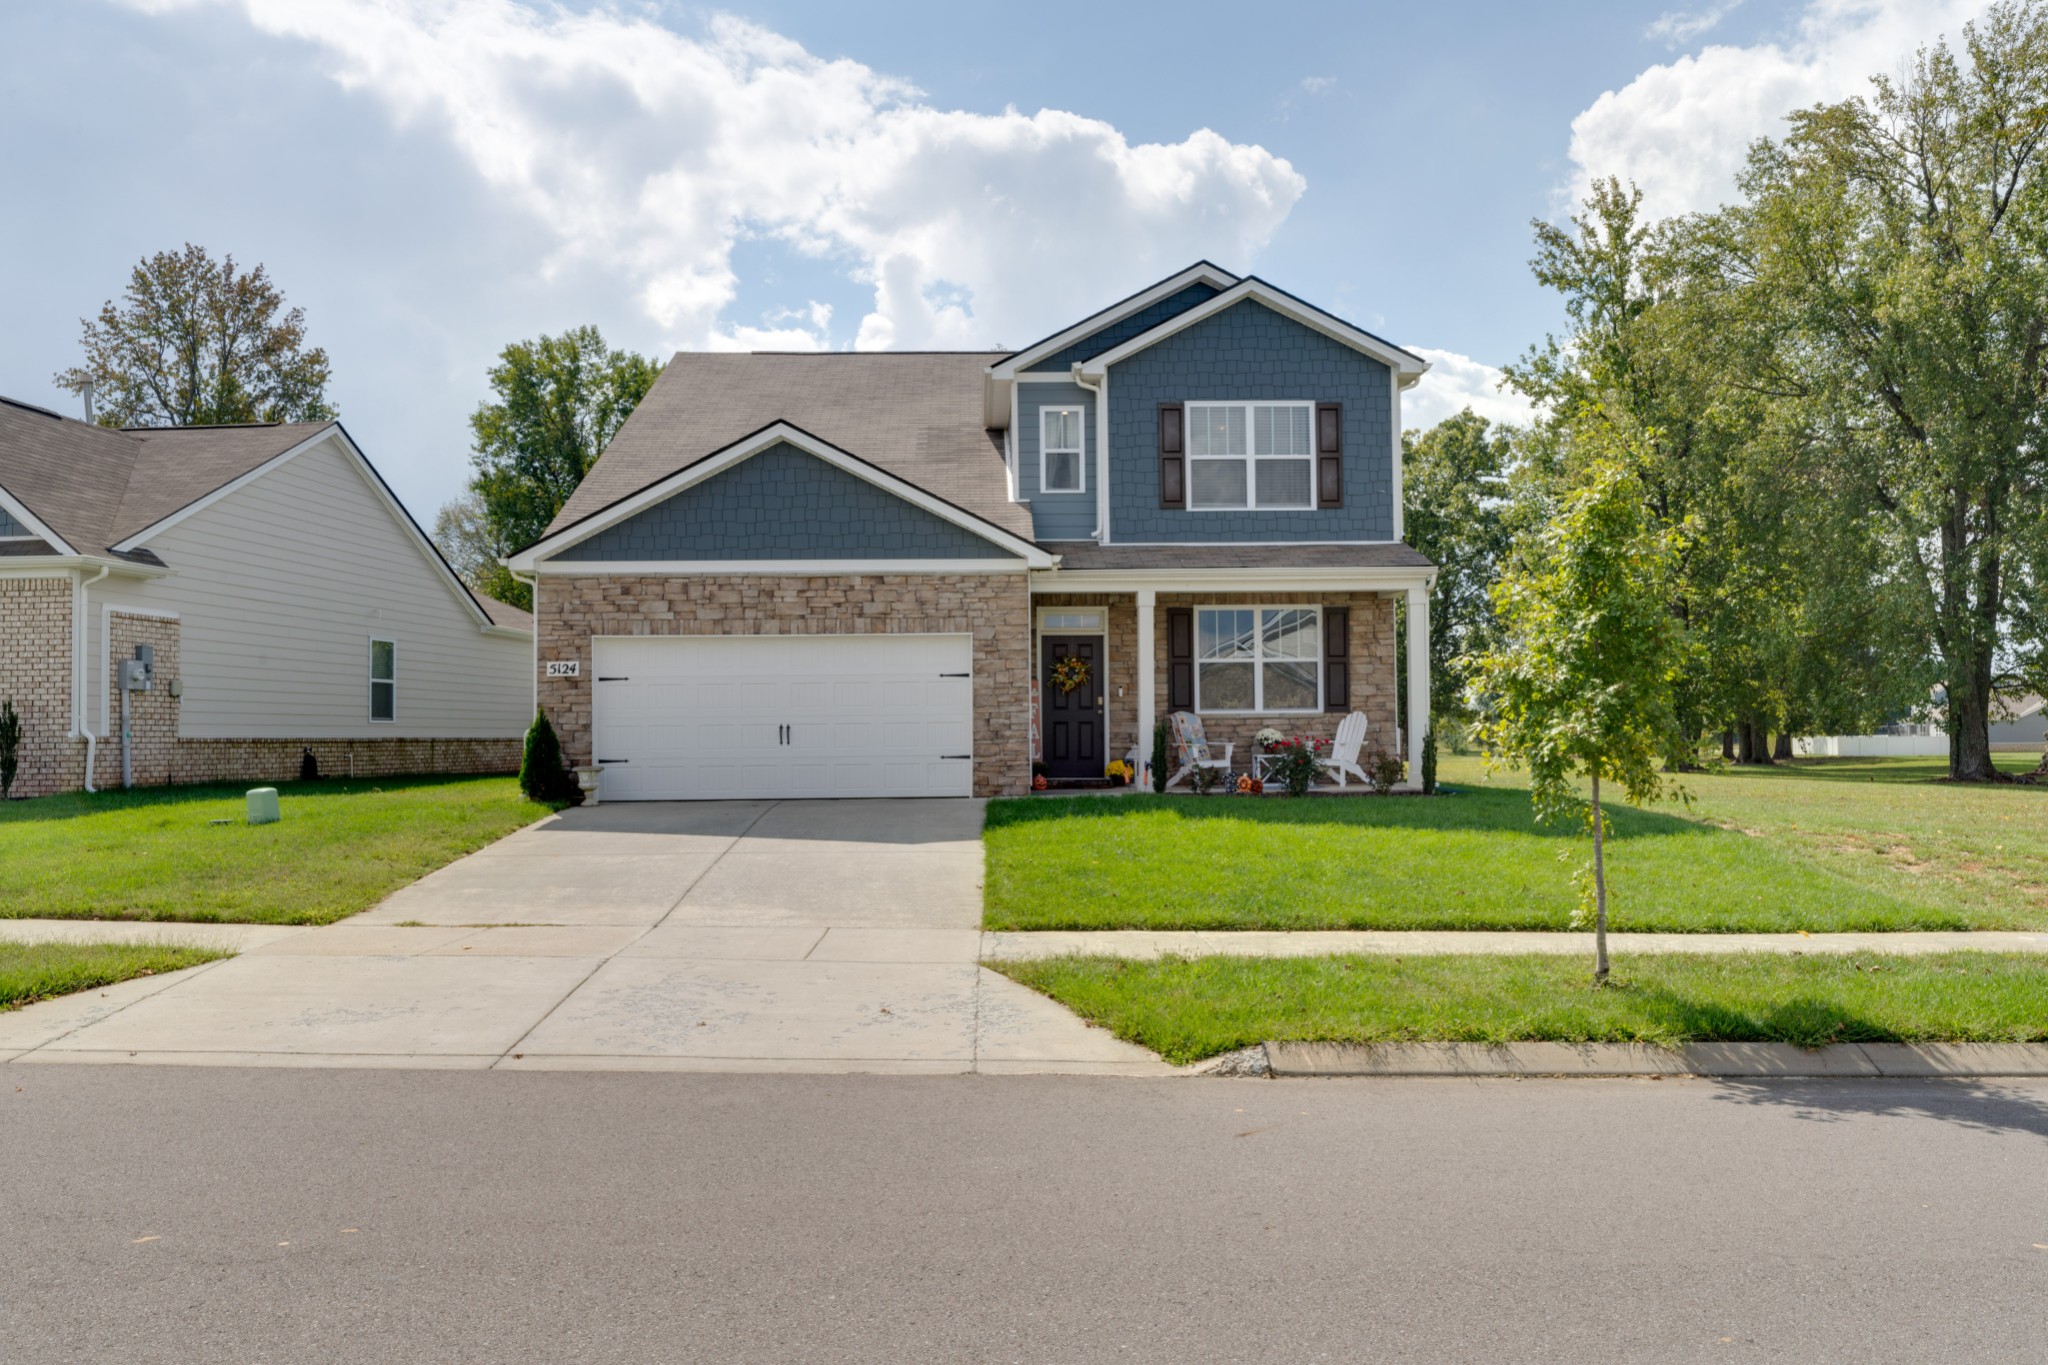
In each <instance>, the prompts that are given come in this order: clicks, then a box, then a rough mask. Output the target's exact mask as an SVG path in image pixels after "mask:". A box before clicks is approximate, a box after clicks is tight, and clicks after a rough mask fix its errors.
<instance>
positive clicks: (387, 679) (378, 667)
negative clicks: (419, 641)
mask: <svg viewBox="0 0 2048 1365" xmlns="http://www.w3.org/2000/svg"><path fill="white" fill-rule="evenodd" d="M370 719H371V720H397V719H398V646H397V645H396V644H395V643H393V642H392V641H390V640H372V641H370Z"/></svg>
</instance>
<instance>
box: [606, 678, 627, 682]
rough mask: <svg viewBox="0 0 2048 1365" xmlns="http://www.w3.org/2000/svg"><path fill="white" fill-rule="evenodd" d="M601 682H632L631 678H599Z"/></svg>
mask: <svg viewBox="0 0 2048 1365" xmlns="http://www.w3.org/2000/svg"><path fill="white" fill-rule="evenodd" d="M598 681H599V682H631V681H633V680H632V679H631V678H599V679H598Z"/></svg>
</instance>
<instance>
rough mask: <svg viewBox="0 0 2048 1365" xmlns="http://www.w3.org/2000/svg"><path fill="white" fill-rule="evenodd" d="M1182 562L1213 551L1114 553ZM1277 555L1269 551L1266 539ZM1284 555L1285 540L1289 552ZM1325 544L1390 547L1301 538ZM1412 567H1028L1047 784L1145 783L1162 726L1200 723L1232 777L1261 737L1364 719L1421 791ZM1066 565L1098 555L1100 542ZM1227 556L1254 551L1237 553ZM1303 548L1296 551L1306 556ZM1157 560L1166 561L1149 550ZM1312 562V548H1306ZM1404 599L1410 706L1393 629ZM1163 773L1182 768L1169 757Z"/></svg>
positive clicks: (1424, 677)
mask: <svg viewBox="0 0 2048 1365" xmlns="http://www.w3.org/2000/svg"><path fill="white" fill-rule="evenodd" d="M1116 548H1117V549H1120V550H1123V551H1125V552H1126V555H1125V556H1123V557H1128V558H1133V559H1135V558H1137V557H1138V556H1137V555H1136V554H1134V553H1132V552H1142V551H1152V552H1165V554H1167V555H1172V556H1174V557H1177V558H1180V559H1183V560H1184V559H1187V558H1192V557H1193V556H1192V555H1190V551H1191V550H1194V551H1200V550H1204V549H1209V548H1212V547H1188V548H1187V549H1182V548H1181V547H1171V546H1129V547H1116ZM1261 548H1270V547H1261ZM1283 548H1284V547H1283ZM1303 548H1304V549H1313V550H1315V551H1320V552H1324V553H1323V555H1321V556H1320V557H1323V558H1332V557H1335V556H1330V555H1329V554H1328V553H1327V552H1329V551H1333V550H1336V551H1349V552H1350V555H1349V556H1348V557H1350V558H1353V559H1355V558H1358V557H1362V556H1360V554H1359V552H1360V551H1364V550H1378V549H1381V548H1382V547H1351V546H1347V547H1334V546H1333V547H1324V546H1316V547H1303ZM1390 548H1392V549H1394V550H1398V551H1399V552H1400V553H1401V555H1402V557H1403V558H1405V559H1406V560H1409V561H1412V562H1403V563H1395V564H1380V565H1372V564H1365V565H1361V564H1358V563H1355V562H1354V563H1337V564H1329V563H1323V564H1303V565H1295V566H1292V567H1288V566H1277V565H1244V566H1241V567H1231V566H1224V565H1216V564H1202V563H1180V564H1153V565H1142V564H1125V565H1118V566H1115V567H1109V566H1104V567H1094V568H1089V567H1077V568H1067V567H1062V568H1059V569H1054V570H1046V571H1039V572H1034V573H1033V574H1032V575H1031V677H1032V686H1031V712H1032V716H1031V758H1032V766H1033V775H1034V777H1040V776H1042V777H1043V778H1045V780H1046V782H1047V785H1048V786H1049V787H1051V788H1055V789H1057V788H1062V787H1066V788H1072V787H1086V786H1093V785H1100V784H1101V783H1102V782H1103V780H1104V774H1105V772H1106V770H1107V768H1108V765H1109V764H1110V763H1111V761H1112V760H1122V761H1125V762H1128V763H1130V764H1131V765H1132V767H1133V768H1134V770H1135V776H1134V782H1135V783H1137V784H1139V785H1143V784H1144V783H1145V782H1146V780H1147V779H1146V777H1145V775H1144V774H1145V769H1146V766H1147V765H1148V764H1149V762H1150V760H1151V753H1152V732H1153V726H1154V722H1155V721H1156V720H1161V719H1165V718H1167V717H1169V716H1171V715H1172V714H1174V713H1176V712H1187V713H1190V714H1192V715H1194V716H1196V717H1198V718H1199V719H1200V721H1201V724H1202V727H1203V729H1204V731H1205V732H1206V736H1207V738H1208V740H1209V742H1210V744H1211V746H1212V747H1213V749H1214V752H1215V753H1216V754H1217V755H1218V756H1220V755H1221V754H1222V752H1223V746H1225V745H1229V746H1231V761H1230V765H1229V772H1230V773H1231V774H1232V775H1235V774H1238V773H1244V772H1249V771H1252V769H1253V758H1254V749H1255V743H1254V741H1255V737H1256V736H1257V735H1258V733H1259V732H1260V731H1262V730H1275V731H1278V732H1280V733H1281V734H1282V735H1285V736H1288V737H1294V736H1303V737H1308V738H1313V739H1318V740H1325V741H1327V740H1331V739H1333V738H1334V737H1335V736H1336V733H1337V729H1338V726H1339V725H1340V724H1341V723H1342V722H1343V721H1344V719H1345V717H1346V716H1348V715H1350V714H1351V713H1353V712H1358V713H1361V714H1363V715H1364V717H1365V727H1366V729H1365V738H1364V748H1365V750H1366V751H1367V752H1370V751H1372V750H1375V749H1378V750H1384V751H1386V752H1387V753H1390V754H1394V755H1397V756H1399V757H1400V758H1402V759H1403V760H1404V761H1405V762H1406V764H1407V776H1406V778H1405V779H1404V780H1403V782H1402V783H1401V786H1402V787H1403V788H1409V789H1412V788H1414V787H1415V786H1417V785H1419V782H1418V775H1419V774H1420V772H1421V759H1422V737H1423V735H1424V733H1425V732H1426V731H1427V729H1428V721H1429V716H1428V704H1429V646H1428V641H1429V587H1430V582H1431V579H1432V577H1433V575H1434V569H1433V568H1432V567H1431V566H1429V565H1428V564H1427V562H1426V561H1423V560H1422V557H1421V556H1420V555H1417V554H1415V552H1414V551H1412V550H1409V549H1408V548H1407V547H1406V546H1396V547H1390ZM1085 550H1086V552H1087V553H1076V554H1072V555H1068V556H1063V559H1065V560H1083V561H1087V560H1090V559H1099V558H1100V557H1101V556H1102V555H1103V553H1104V550H1103V548H1102V547H1096V546H1092V545H1091V546H1087V547H1085ZM1232 552H1233V553H1234V554H1237V555H1240V556H1242V555H1244V554H1245V551H1243V550H1237V549H1235V548H1234V547H1232ZM1297 553H1298V552H1297ZM1149 557H1151V558H1155V559H1156V558H1159V557H1161V556H1160V555H1159V554H1157V553H1155V554H1154V555H1152V556H1149ZM1299 557H1306V556H1299ZM1398 607H1405V609H1406V612H1405V616H1406V620H1405V629H1406V630H1407V632H1408V643H1409V649H1408V651H1407V671H1408V676H1407V705H1406V708H1405V710H1406V714H1403V713H1402V711H1403V708H1402V703H1401V679H1400V676H1399V671H1398V670H1399V651H1398V649H1397V646H1396V631H1397V628H1399V616H1398V614H1397V608H1398ZM1168 761H1169V764H1170V765H1171V766H1170V767H1169V770H1168V771H1169V776H1171V775H1172V774H1173V772H1174V771H1175V770H1176V769H1177V768H1178V767H1179V764H1178V762H1177V760H1176V759H1175V758H1174V756H1173V755H1172V754H1171V753H1169V758H1168Z"/></svg>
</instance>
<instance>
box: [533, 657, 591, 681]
mask: <svg viewBox="0 0 2048 1365" xmlns="http://www.w3.org/2000/svg"><path fill="white" fill-rule="evenodd" d="M542 667H543V668H544V669H546V672H545V674H543V676H545V677H549V678H580V677H582V676H583V661H582V660H581V659H549V660H547V661H546V662H545V663H544V664H543V665H542Z"/></svg>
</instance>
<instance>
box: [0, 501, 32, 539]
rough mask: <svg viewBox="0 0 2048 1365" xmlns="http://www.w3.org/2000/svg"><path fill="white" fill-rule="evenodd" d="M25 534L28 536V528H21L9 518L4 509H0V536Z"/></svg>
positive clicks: (20, 525) (21, 526) (18, 523)
mask: <svg viewBox="0 0 2048 1365" xmlns="http://www.w3.org/2000/svg"><path fill="white" fill-rule="evenodd" d="M27 534H29V529H28V527H26V526H23V525H22V524H21V523H20V522H18V521H16V520H15V519H14V518H13V517H12V516H9V515H8V512H7V509H6V508H4V507H0V536H25V535H27Z"/></svg>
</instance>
